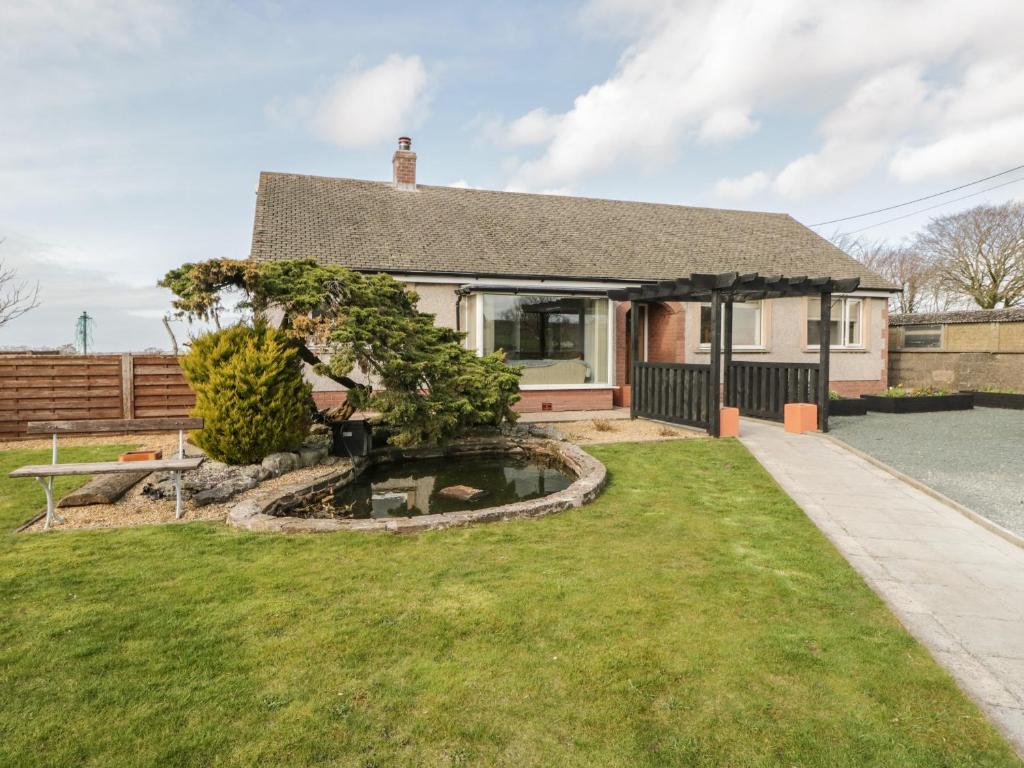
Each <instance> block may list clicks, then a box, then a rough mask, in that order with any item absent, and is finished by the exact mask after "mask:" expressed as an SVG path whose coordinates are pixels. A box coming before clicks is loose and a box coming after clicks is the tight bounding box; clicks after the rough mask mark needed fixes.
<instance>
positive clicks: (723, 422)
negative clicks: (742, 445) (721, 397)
mask: <svg viewBox="0 0 1024 768" xmlns="http://www.w3.org/2000/svg"><path fill="white" fill-rule="evenodd" d="M718 434H719V437H739V436H740V409H739V408H722V409H721V410H720V411H719V416H718Z"/></svg>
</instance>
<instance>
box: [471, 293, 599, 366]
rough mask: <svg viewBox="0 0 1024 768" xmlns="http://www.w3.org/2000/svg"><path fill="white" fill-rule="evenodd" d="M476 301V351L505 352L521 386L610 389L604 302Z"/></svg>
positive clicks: (520, 297) (493, 296)
mask: <svg viewBox="0 0 1024 768" xmlns="http://www.w3.org/2000/svg"><path fill="white" fill-rule="evenodd" d="M478 301H480V306H481V309H480V313H481V317H480V320H481V326H482V328H481V330H482V333H481V334H480V336H481V338H480V351H481V352H483V353H484V354H487V353H489V352H493V351H495V350H498V349H502V350H504V351H505V354H506V356H507V359H508V362H509V364H511V365H519V366H522V367H523V377H522V379H520V384H521V385H523V386H550V385H554V386H571V385H577V386H581V385H587V384H608V382H609V368H610V366H609V340H608V335H609V326H608V300H607V299H603V298H589V297H585V296H556V295H524V294H515V295H511V294H500V293H487V294H482V295H480V296H479V297H478Z"/></svg>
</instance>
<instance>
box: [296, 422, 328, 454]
mask: <svg viewBox="0 0 1024 768" xmlns="http://www.w3.org/2000/svg"><path fill="white" fill-rule="evenodd" d="M303 443H304V444H305V445H318V446H323V447H324V448H326V449H327V450H328V451H330V449H331V445H332V444H333V443H334V437H333V435H332V434H331V428H330V427H329V426H327V425H326V424H314V425H313V426H312V427H310V428H309V434H308V435H306V439H305V440H304V441H303Z"/></svg>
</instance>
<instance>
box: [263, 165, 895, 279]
mask: <svg viewBox="0 0 1024 768" xmlns="http://www.w3.org/2000/svg"><path fill="white" fill-rule="evenodd" d="M250 255H251V257H252V258H254V259H260V260H268V259H299V258H313V259H316V260H318V261H320V262H322V263H331V264H339V265H342V266H345V267H348V268H350V269H355V270H360V271H380V272H391V273H418V272H419V273H422V272H425V273H431V274H452V275H463V276H465V275H486V276H503V277H560V278H569V279H599V280H624V281H638V282H642V281H651V280H670V279H675V278H678V277H681V276H684V275H690V274H691V273H695V272H696V273H721V272H730V271H736V272H740V273H750V272H761V273H765V274H770V273H780V274H785V275H830V276H831V277H833V278H851V277H859V278H860V284H861V288H871V289H880V290H891V289H892V287H891V286H890V285H889V284H887V283H886V282H885V280H883V279H882V278H881V277H879V276H878V275H875V274H874V273H872V272H871V271H870V270H868V269H867V268H865V267H864V266H863V265H862V264H860V263H859V262H858V261H856V260H855V259H853V258H852V257H850V256H848V255H847V254H845V253H843V251H841V250H840V249H839V248H837V247H835V246H834V245H832V244H831V243H830V242H828V241H827V240H825V239H824V238H822V237H820V236H819V235H818V234H817V233H815V232H812V231H811V230H810V229H808V228H807V227H805V226H803V225H802V224H800V223H799V222H797V221H796V220H795V219H793V218H792V217H790V216H788V215H786V214H781V213H757V212H751V211H731V210H721V209H716V208H693V207H686V206H680V205H664V204H658V203H636V202H624V201H619V200H598V199H593V198H584V197H564V196H558V195H537V194H524V193H518V192H492V191H487V190H479V189H461V188H456V187H434V186H427V185H418V186H417V188H416V189H415V190H414V191H407V190H400V189H396V188H395V187H394V185H392V184H391V183H388V182H376V181H361V180H357V179H336V178H327V177H323V176H304V175H297V174H286V173H269V172H264V173H261V174H260V181H259V187H258V189H257V198H256V216H255V221H254V225H253V238H252V251H251V254H250Z"/></svg>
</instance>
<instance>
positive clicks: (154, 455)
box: [117, 451, 164, 461]
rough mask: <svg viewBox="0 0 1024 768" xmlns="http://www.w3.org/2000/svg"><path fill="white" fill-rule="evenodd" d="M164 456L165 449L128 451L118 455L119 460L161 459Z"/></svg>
mask: <svg viewBox="0 0 1024 768" xmlns="http://www.w3.org/2000/svg"><path fill="white" fill-rule="evenodd" d="M163 457H164V452H163V451H128V452H127V453H122V454H121V455H120V456H118V457H117V460H118V461H159V460H160V459H162V458H163Z"/></svg>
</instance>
